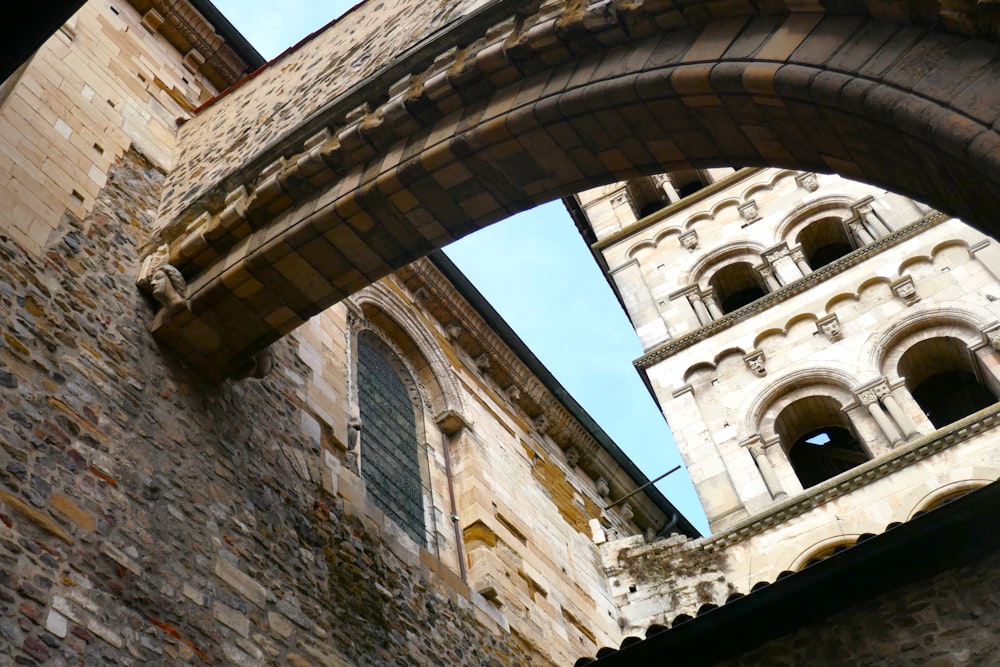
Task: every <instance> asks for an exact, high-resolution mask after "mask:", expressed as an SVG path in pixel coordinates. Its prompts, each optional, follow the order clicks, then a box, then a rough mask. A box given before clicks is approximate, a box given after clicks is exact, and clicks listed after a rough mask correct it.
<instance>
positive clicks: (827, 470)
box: [774, 396, 871, 489]
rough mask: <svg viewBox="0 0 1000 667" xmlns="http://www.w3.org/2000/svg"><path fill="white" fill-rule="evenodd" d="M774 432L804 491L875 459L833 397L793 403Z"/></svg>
mask: <svg viewBox="0 0 1000 667" xmlns="http://www.w3.org/2000/svg"><path fill="white" fill-rule="evenodd" d="M774 429H775V431H777V433H778V436H779V437H780V438H781V444H782V445H783V446H784V448H785V451H787V452H788V459H789V461H790V462H791V464H792V469H793V470H795V475H796V476H797V477H798V478H799V481H800V482H801V483H802V488H804V489H807V488H809V487H810V486H814V485H816V484H819V483H820V482H824V481H826V480H828V479H830V478H831V477H834V476H836V475H839V474H840V473H842V472H845V471H847V470H850V469H851V468H853V467H854V466H856V465H858V464H859V463H864V462H865V461H867V460H868V459H869V458H871V457H870V456H869V455H868V452H867V451H865V448H864V447H863V446H862V445H861V443H860V442H859V441H858V438H857V436H856V435H855V434H854V429H853V428H852V426H851V423H850V421H849V420H848V419H847V415H845V414H844V412H843V410H842V409H841V405H840V403H838V402H837V401H836V400H835V399H833V398H831V397H829V396H808V397H806V398H801V399H799V400H797V401H795V402H794V403H791V404H790V405H788V406H787V407H785V409H784V410H782V411H781V413H780V414H779V415H778V417H777V419H776V420H775V422H774Z"/></svg>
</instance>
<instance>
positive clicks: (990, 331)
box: [982, 322, 1000, 352]
mask: <svg viewBox="0 0 1000 667" xmlns="http://www.w3.org/2000/svg"><path fill="white" fill-rule="evenodd" d="M982 334H983V340H984V341H986V343H987V344H988V345H989V346H990V347H992V348H993V349H994V350H996V351H998V352H1000V322H993V323H991V324H988V325H986V326H985V327H983V329H982Z"/></svg>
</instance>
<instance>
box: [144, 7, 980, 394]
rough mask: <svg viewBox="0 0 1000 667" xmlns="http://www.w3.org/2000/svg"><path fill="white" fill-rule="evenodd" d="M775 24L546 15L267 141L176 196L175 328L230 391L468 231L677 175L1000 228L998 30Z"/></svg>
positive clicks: (905, 21)
mask: <svg viewBox="0 0 1000 667" xmlns="http://www.w3.org/2000/svg"><path fill="white" fill-rule="evenodd" d="M896 4H898V3H896ZM737 5H738V6H737ZM893 6H895V5H893ZM838 7H840V6H839V5H838ZM771 9H772V10H773V11H775V12H776V13H774V14H769V15H759V14H758V13H756V12H755V11H753V10H751V8H750V7H749V6H743V5H742V3H709V4H700V5H697V6H694V5H685V6H681V5H678V4H675V3H673V2H668V1H665V0H655V1H654V0H646V1H645V2H642V1H641V0H632V1H629V2H625V1H622V2H618V3H601V4H600V6H594V7H590V8H581V6H580V3H578V2H573V3H570V4H569V6H568V7H566V6H563V5H562V4H560V3H555V4H550V5H546V6H545V7H543V8H542V9H541V10H539V11H540V13H536V14H530V15H528V16H526V17H521V18H519V19H518V20H517V21H513V22H510V25H508V27H507V29H506V32H505V31H504V30H500V29H493V30H492V32H489V31H488V30H484V34H487V36H486V37H484V38H482V39H480V40H478V41H475V42H473V41H472V40H468V41H469V42H472V43H473V46H472V47H469V48H465V49H461V48H460V49H458V50H452V51H450V52H449V56H448V57H447V58H441V59H439V60H438V61H437V62H436V64H434V65H432V66H430V69H429V70H428V71H422V72H420V73H418V74H414V75H412V76H410V77H409V79H408V80H407V81H408V85H397V86H396V87H395V88H394V89H390V90H389V93H390V94H389V96H388V99H386V98H385V96H382V97H380V98H379V99H378V100H372V101H371V102H370V103H368V104H366V105H363V106H362V107H361V112H360V113H355V114H352V115H351V116H349V117H348V118H347V119H346V120H345V119H344V118H343V117H341V118H340V120H341V121H342V122H340V123H337V122H335V121H336V116H335V115H331V116H330V117H329V119H328V120H329V124H328V125H325V126H324V125H322V123H320V122H319V121H317V117H316V116H315V115H314V116H313V117H312V118H311V119H310V120H309V122H308V123H307V124H306V125H307V126H308V129H309V131H310V132H311V134H310V136H309V137H307V138H305V139H303V138H302V135H303V131H302V129H301V128H299V131H298V132H296V131H290V132H288V133H286V138H285V139H283V140H282V142H283V143H282V142H278V143H276V144H275V145H273V146H270V147H269V149H268V151H269V152H268V154H269V155H270V156H271V157H272V158H273V157H275V156H280V159H275V160H272V161H270V162H269V163H268V164H266V165H263V164H262V160H261V158H260V156H257V157H256V158H255V159H254V160H249V159H248V161H247V163H246V164H245V165H243V166H242V167H241V169H239V170H237V171H235V172H231V173H228V174H226V175H225V177H220V178H218V179H217V182H215V183H211V184H208V185H207V186H206V185H201V186H200V189H199V190H198V192H197V194H196V195H192V194H191V192H193V190H191V189H188V190H185V189H184V188H183V187H181V186H183V183H178V182H175V183H173V184H170V183H168V185H172V187H168V188H167V192H168V200H166V201H164V203H163V205H162V207H161V210H163V211H167V212H168V214H169V219H167V220H165V221H163V222H165V223H166V224H165V225H164V226H163V228H162V229H161V231H160V233H159V235H158V236H157V238H156V239H154V241H153V242H152V243H151V244H150V248H154V247H156V246H158V245H160V244H167V245H169V257H170V261H171V263H173V264H174V265H176V266H177V267H178V268H180V269H181V271H182V272H183V273H184V275H185V276H186V277H187V279H188V283H189V289H188V295H189V302H190V311H181V312H179V313H175V314H172V315H171V314H168V313H166V312H161V313H160V314H159V315H158V316H157V319H156V321H155V323H154V327H153V331H154V334H155V335H156V336H157V338H158V339H160V340H161V341H163V342H165V343H166V344H168V345H169V346H171V347H172V348H174V349H175V350H176V351H177V352H178V353H179V354H181V355H182V356H183V357H184V358H185V359H186V360H187V361H188V362H189V363H191V364H192V365H193V366H195V367H196V368H197V369H199V370H200V371H202V372H204V373H205V374H206V375H208V376H209V377H211V378H213V379H216V380H218V379H221V378H222V377H225V375H227V374H228V373H230V372H231V371H232V369H234V368H235V367H237V366H239V365H241V364H242V363H245V361H246V359H248V358H249V357H250V356H251V355H252V354H254V353H255V352H256V351H258V350H260V349H262V348H263V347H265V346H266V345H268V344H270V343H271V342H273V341H274V340H276V339H278V338H280V337H281V336H283V335H284V334H286V333H288V332H289V331H291V330H292V329H294V328H295V327H296V326H298V325H299V324H301V323H302V322H304V321H305V320H306V319H308V318H309V317H311V316H312V315H314V314H316V313H318V312H320V311H321V310H323V309H324V308H326V307H328V306H330V305H331V304H333V303H335V302H337V301H339V300H341V299H343V298H344V297H345V296H347V295H348V294H350V293H352V292H354V291H356V290H358V289H360V288H361V287H363V286H364V285H366V284H368V283H370V282H372V281H374V280H377V279H378V278H380V277H382V276H384V275H386V274H387V273H389V272H391V271H392V270H394V269H396V268H399V267H401V266H404V265H406V264H407V263H409V262H411V261H412V260H414V259H416V258H417V257H419V256H422V255H424V254H426V253H427V252H429V251H431V250H433V249H435V248H438V247H441V246H442V245H444V244H446V243H448V242H450V241H451V240H453V239H455V238H458V237H460V236H462V235H465V234H467V233H469V232H471V231H474V230H476V229H478V228H481V227H483V226H485V225H488V224H490V223H492V222H495V221H497V220H500V219H503V218H505V217H507V216H508V215H510V214H512V213H515V212H517V211H520V210H524V209H526V208H529V207H531V206H533V205H535V204H538V203H541V202H543V201H547V200H549V199H552V198H554V197H557V196H561V195H566V194H570V193H572V192H576V191H579V190H581V189H584V188H587V187H591V186H594V185H597V184H600V183H603V182H608V181H611V180H623V179H627V178H630V177H634V176H636V175H639V174H650V173H656V172H663V171H669V170H676V169H690V168H705V167H710V166H758V165H759V166H763V165H772V166H780V167H788V168H796V169H805V170H814V171H824V172H838V173H841V174H843V175H845V176H847V177H851V178H857V179H861V180H865V181H868V182H872V183H877V184H879V185H882V186H884V187H887V188H890V189H893V190H896V191H899V192H902V193H905V194H909V195H912V196H915V197H918V198H920V199H923V200H925V201H928V202H929V203H931V204H933V205H935V206H937V207H939V208H941V209H942V210H945V211H948V212H950V213H953V214H956V215H959V216H962V217H963V218H965V219H966V220H968V221H970V222H972V223H973V224H977V225H978V226H979V227H980V229H983V230H984V231H986V232H987V233H992V234H995V233H996V232H997V230H998V229H1000V227H998V226H997V224H996V223H995V222H994V221H993V216H992V212H993V211H995V210H997V209H998V207H1000V135H998V134H997V133H996V132H995V131H994V129H993V128H994V125H995V124H996V122H997V121H998V119H1000V47H998V46H997V44H995V43H994V42H993V41H991V39H992V38H991V37H990V36H989V35H988V34H983V33H984V31H985V32H986V33H989V32H991V31H992V32H993V33H994V34H1000V29H994V26H995V25H996V26H1000V21H997V20H996V19H994V18H993V17H992V16H986V15H985V14H983V13H981V12H979V10H976V9H975V7H973V6H972V5H968V6H965V5H963V6H962V7H961V8H958V9H954V8H953V9H951V10H948V12H942V13H941V14H940V15H935V16H923V18H924V19H925V20H932V19H940V21H941V24H943V25H948V26H950V27H951V28H952V30H953V32H950V33H949V32H943V31H942V30H941V29H933V28H930V27H922V26H921V25H917V24H918V23H922V22H921V21H920V20H919V19H918V17H920V16H922V15H923V14H922V13H921V12H924V13H926V11H932V10H931V9H928V8H925V7H923V6H922V5H920V3H912V4H911V5H910V6H903V7H897V8H896V9H899V10H900V13H897V14H889V9H890V7H889V6H886V7H875V8H874V9H879V11H881V12H882V13H883V14H884V16H882V19H883V20H878V19H876V18H873V17H872V16H871V15H870V12H869V10H868V9H866V8H865V7H864V6H860V5H858V6H855V5H850V6H847V5H845V6H843V7H841V8H840V9H839V10H838V11H841V12H850V13H851V15H846V14H844V13H841V14H840V15H835V14H834V11H833V10H829V11H827V12H825V13H824V10H823V8H822V7H821V6H819V5H816V6H815V7H813V8H812V9H813V10H815V11H813V12H809V13H789V12H788V10H787V8H785V7H774V8H771ZM925 10H926V11H925ZM873 11H874V10H873ZM933 11H936V10H933ZM713 12H714V13H713ZM977 12H978V13H977ZM733 14H735V16H733ZM743 14H745V15H743ZM720 15H722V16H723V18H713V16H720ZM890 18H893V19H894V20H887V19H890ZM965 26H973V27H974V28H975V30H974V29H973V28H969V29H966V27H965ZM976 30H978V31H979V32H978V33H976V34H971V33H975V32H976ZM963 32H964V33H970V34H961V33H963ZM473 47H474V48H473ZM303 48H309V46H308V45H306V46H305V47H303ZM251 83H252V82H251ZM247 85H250V84H247ZM226 101H227V98H225V97H224V98H222V99H221V100H219V101H217V102H216V105H221V104H225V103H226ZM196 120H197V119H196ZM320 120H322V119H320ZM317 128H320V129H318V130H317ZM181 171H182V172H183V170H181ZM179 173H181V172H179ZM171 196H173V197H174V198H175V201H170V200H169V197H171Z"/></svg>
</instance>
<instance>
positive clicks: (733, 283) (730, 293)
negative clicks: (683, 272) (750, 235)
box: [708, 262, 767, 313]
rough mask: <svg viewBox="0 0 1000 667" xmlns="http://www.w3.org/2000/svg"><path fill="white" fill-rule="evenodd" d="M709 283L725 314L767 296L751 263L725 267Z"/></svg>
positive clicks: (739, 263) (737, 263) (738, 263)
mask: <svg viewBox="0 0 1000 667" xmlns="http://www.w3.org/2000/svg"><path fill="white" fill-rule="evenodd" d="M708 282H709V284H710V285H711V286H712V289H713V290H714V291H715V296H716V298H717V299H718V301H719V307H720V308H722V312H723V313H731V312H733V311H734V310H736V309H737V308H741V307H743V306H745V305H747V304H748V303H751V302H753V301H756V300H757V299H759V298H760V297H762V296H764V295H765V294H767V291H766V290H765V289H764V287H763V285H761V282H760V276H759V275H758V273H757V272H756V271H755V270H754V268H753V266H752V265H751V264H750V262H736V263H735V264H730V265H728V266H724V267H722V268H721V269H719V270H718V271H716V272H715V275H713V276H712V278H711V280H709V281H708Z"/></svg>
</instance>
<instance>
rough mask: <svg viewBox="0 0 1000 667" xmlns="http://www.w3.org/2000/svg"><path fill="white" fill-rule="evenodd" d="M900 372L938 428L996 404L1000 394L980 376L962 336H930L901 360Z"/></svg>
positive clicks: (919, 403)
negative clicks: (961, 338)
mask: <svg viewBox="0 0 1000 667" xmlns="http://www.w3.org/2000/svg"><path fill="white" fill-rule="evenodd" d="M899 375H900V376H901V377H903V378H905V380H906V388H907V389H909V390H910V394H912V395H913V398H914V399H915V400H916V401H917V404H918V405H920V409H921V410H923V411H924V414H926V415H927V418H928V419H929V420H930V421H931V423H932V424H934V428H941V427H943V426H947V425H948V424H950V423H952V422H953V421H957V420H959V419H961V418H962V417H966V416H968V415H971V414H972V413H973V412H977V411H979V410H982V409H983V408H985V407H987V406H990V405H993V404H994V403H996V401H997V397H996V394H995V393H994V391H993V390H992V389H990V388H989V387H988V386H987V385H986V384H985V383H984V382H983V381H982V379H981V377H980V368H979V364H978V362H977V361H975V359H974V357H973V355H972V353H971V352H970V351H969V348H968V346H967V345H966V344H965V342H963V341H962V340H960V339H958V338H952V337H950V336H940V337H938V338H929V339H927V340H922V341H920V342H919V343H917V344H915V345H913V346H912V347H911V348H909V349H908V350H907V351H906V352H905V353H903V356H902V357H900V359H899Z"/></svg>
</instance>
